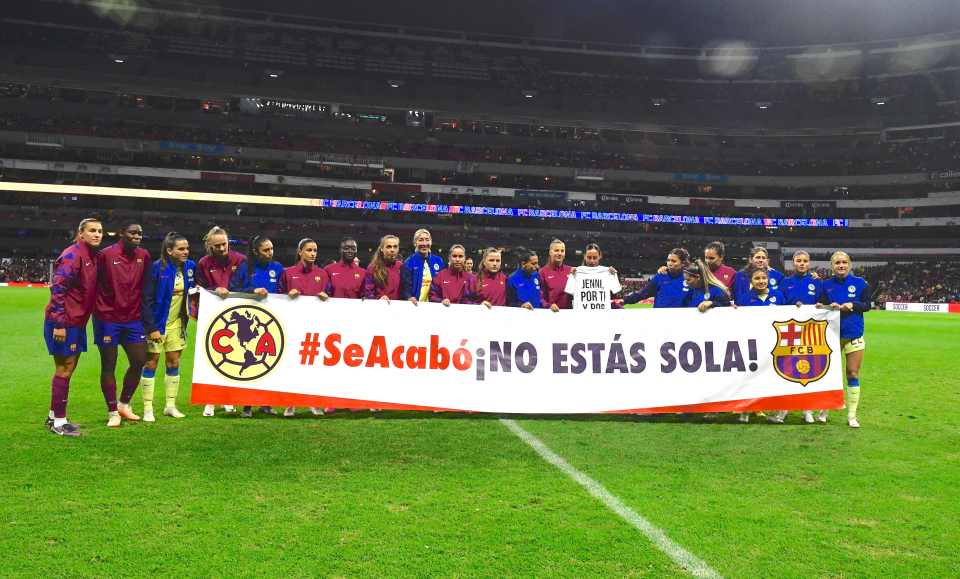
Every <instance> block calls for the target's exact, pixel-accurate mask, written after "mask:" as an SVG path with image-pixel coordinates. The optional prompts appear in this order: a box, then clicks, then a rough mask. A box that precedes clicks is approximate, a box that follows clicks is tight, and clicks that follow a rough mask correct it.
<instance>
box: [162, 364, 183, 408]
mask: <svg viewBox="0 0 960 579" xmlns="http://www.w3.org/2000/svg"><path fill="white" fill-rule="evenodd" d="M165 384H166V394H167V408H175V407H176V406H177V393H178V392H180V368H167V379H166V383H165Z"/></svg>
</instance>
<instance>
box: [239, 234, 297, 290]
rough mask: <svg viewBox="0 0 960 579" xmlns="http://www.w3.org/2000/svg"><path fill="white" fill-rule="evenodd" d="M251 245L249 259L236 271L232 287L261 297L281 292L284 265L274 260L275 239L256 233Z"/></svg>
mask: <svg viewBox="0 0 960 579" xmlns="http://www.w3.org/2000/svg"><path fill="white" fill-rule="evenodd" d="M249 247H250V249H249V250H248V251H247V261H246V262H245V263H244V264H243V265H242V266H240V267H238V268H237V271H236V272H234V274H233V277H232V278H231V280H230V289H231V290H232V291H237V292H243V293H252V294H255V295H256V296H257V298H259V299H263V298H265V297H267V296H268V295H269V294H276V293H280V289H279V286H280V276H282V275H283V269H284V267H283V265H282V264H281V263H279V262H277V261H273V241H271V240H270V238H269V237H267V236H266V235H254V236H253V237H252V238H251V239H250V246H249Z"/></svg>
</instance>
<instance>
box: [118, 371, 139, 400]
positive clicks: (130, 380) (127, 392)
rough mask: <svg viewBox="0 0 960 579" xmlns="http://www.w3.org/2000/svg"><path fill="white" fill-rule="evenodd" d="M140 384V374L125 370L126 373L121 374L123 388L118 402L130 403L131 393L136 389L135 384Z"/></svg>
mask: <svg viewBox="0 0 960 579" xmlns="http://www.w3.org/2000/svg"><path fill="white" fill-rule="evenodd" d="M139 385H140V374H139V373H137V372H133V371H132V369H131V370H127V373H126V374H124V375H123V390H122V391H121V392H120V402H122V403H123V404H130V401H131V400H133V394H134V392H136V391H137V386H139Z"/></svg>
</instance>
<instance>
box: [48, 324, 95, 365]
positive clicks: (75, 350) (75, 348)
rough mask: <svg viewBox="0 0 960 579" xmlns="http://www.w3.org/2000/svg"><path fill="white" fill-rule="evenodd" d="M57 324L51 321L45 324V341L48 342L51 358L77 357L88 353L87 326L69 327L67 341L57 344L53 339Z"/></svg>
mask: <svg viewBox="0 0 960 579" xmlns="http://www.w3.org/2000/svg"><path fill="white" fill-rule="evenodd" d="M55 327H56V324H55V323H54V322H52V321H50V320H44V322H43V339H44V340H45V341H46V342H47V353H48V354H50V355H51V356H63V357H68V356H77V355H79V354H80V353H81V352H86V351H87V326H86V324H84V325H82V326H67V328H66V330H67V339H66V340H64V341H62V342H57V341H56V340H54V339H53V330H54V328H55Z"/></svg>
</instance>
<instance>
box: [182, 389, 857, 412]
mask: <svg viewBox="0 0 960 579" xmlns="http://www.w3.org/2000/svg"><path fill="white" fill-rule="evenodd" d="M190 402H191V404H233V405H236V406H241V405H248V406H300V407H311V406H313V407H321V408H326V407H330V408H359V409H363V408H379V409H382V410H443V411H447V412H471V411H469V410H463V409H459V408H442V407H438V406H418V405H415V404H397V403H394V402H378V401H376V400H356V399H353V398H334V397H331V396H315V395H312V394H294V393H291V392H274V391H272V390H258V389H255V388H234V387H230V386H217V385H214V384H198V383H196V382H194V383H193V390H192V393H191V396H190ZM836 408H843V391H842V390H830V391H827V392H809V393H806V394H789V395H786V396H768V397H765V398H749V399H746V400H726V401H722V402H706V403H703V404H686V405H679V406H658V407H653V408H634V409H631V410H608V411H605V412H604V411H598V412H597V414H676V413H679V412H756V411H759V410H831V409H836Z"/></svg>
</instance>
